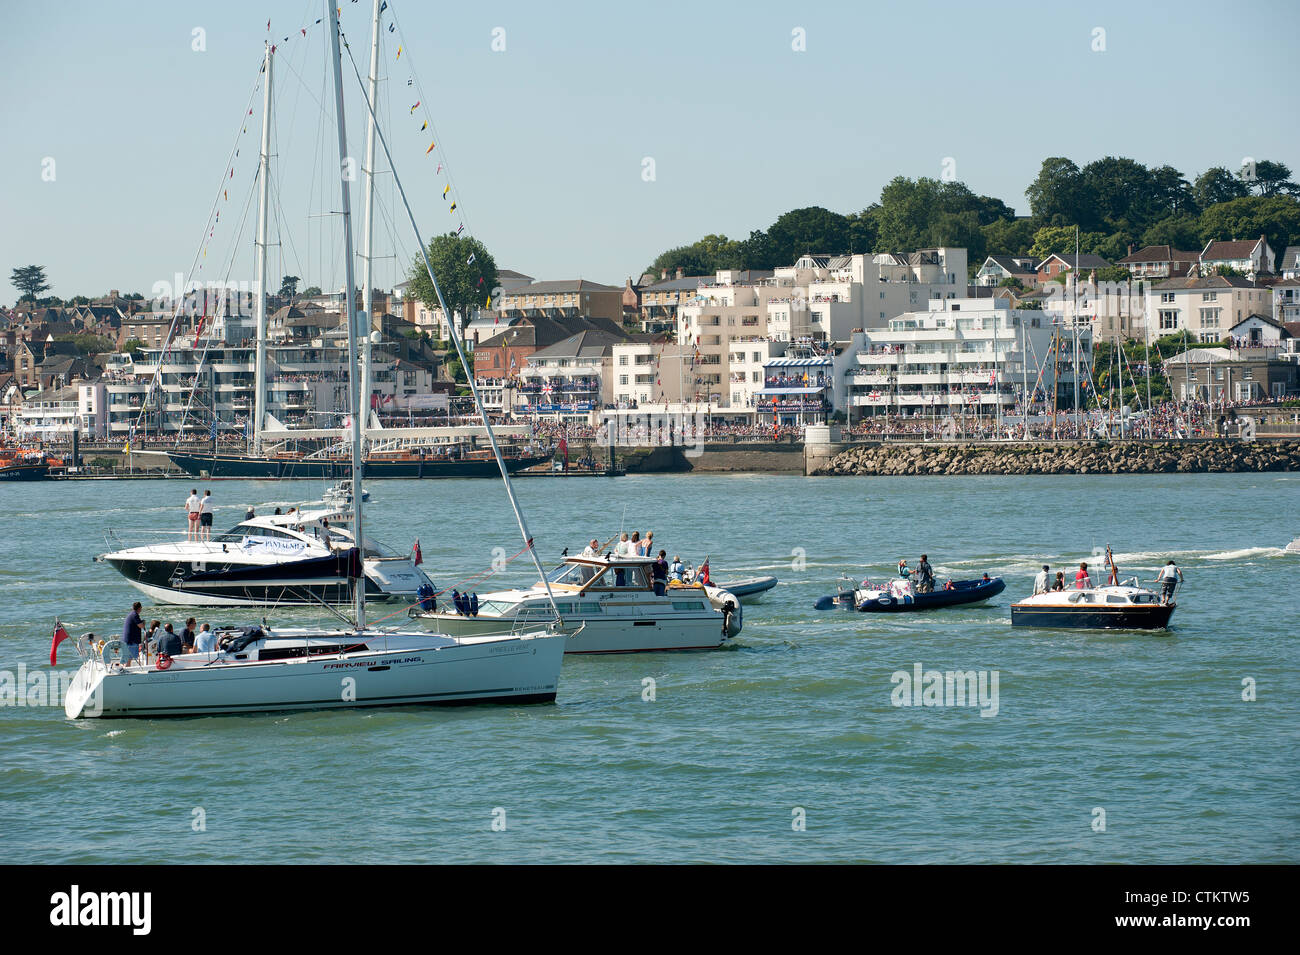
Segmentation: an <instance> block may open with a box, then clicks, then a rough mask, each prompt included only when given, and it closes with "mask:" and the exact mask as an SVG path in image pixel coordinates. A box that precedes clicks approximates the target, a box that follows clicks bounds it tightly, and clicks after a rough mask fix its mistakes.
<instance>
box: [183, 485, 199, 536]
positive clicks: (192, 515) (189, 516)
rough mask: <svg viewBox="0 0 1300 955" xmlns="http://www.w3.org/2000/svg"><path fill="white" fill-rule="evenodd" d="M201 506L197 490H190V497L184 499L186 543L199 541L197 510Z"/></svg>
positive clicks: (194, 488)
mask: <svg viewBox="0 0 1300 955" xmlns="http://www.w3.org/2000/svg"><path fill="white" fill-rule="evenodd" d="M201 506H202V505H201V502H200V500H199V489H198V488H196V487H192V488H190V496H189V497H187V498H186V499H185V517H186V521H185V539H186V540H187V541H196V540H198V539H199V510H200V508H201Z"/></svg>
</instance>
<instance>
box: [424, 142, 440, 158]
mask: <svg viewBox="0 0 1300 955" xmlns="http://www.w3.org/2000/svg"><path fill="white" fill-rule="evenodd" d="M436 145H438V144H437V143H429V148H428V149H426V150H425V151H424V154H425V155H426V156H427V155H429V153H431V152H433V147H434V146H436Z"/></svg>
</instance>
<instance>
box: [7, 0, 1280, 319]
mask: <svg viewBox="0 0 1300 955" xmlns="http://www.w3.org/2000/svg"><path fill="white" fill-rule="evenodd" d="M342 8H343V14H342V26H343V30H344V33H345V35H346V36H347V38H348V39H349V41H350V43H351V46H352V54H353V56H354V57H355V59H356V61H357V63H358V65H359V68H360V71H361V72H362V73H364V72H365V71H366V70H367V67H368V63H369V33H370V15H371V10H370V4H369V2H368V0H361V2H357V3H352V2H348V0H343V2H342ZM324 10H325V7H324V6H323V4H322V3H318V2H315V0H312V2H299V0H292V2H268V0H262V2H243V0H233V2H205V3H198V2H150V0H130V2H125V0H124V2H117V3H103V2H85V3H82V2H72V0H62V2H61V0H51V2H48V3H40V4H34V3H26V2H24V3H19V2H16V0H0V71H2V72H3V78H4V83H3V93H0V129H3V130H4V131H5V133H6V137H5V140H6V141H5V144H4V147H3V149H0V301H2V302H4V303H6V304H9V303H12V302H13V301H14V300H15V299H16V298H17V295H18V293H17V291H16V289H14V288H13V287H12V285H11V284H10V283H9V276H10V271H11V270H12V269H13V268H15V267H17V266H22V265H29V264H39V265H43V266H45V268H46V271H47V274H48V276H49V279H50V281H51V283H52V285H53V288H52V293H53V294H56V295H60V296H63V297H71V296H73V295H78V294H84V295H90V296H96V295H102V294H105V293H107V291H108V290H109V289H114V288H115V289H119V290H120V291H122V292H124V293H125V292H136V291H138V292H142V293H143V294H145V295H146V296H150V295H151V294H153V291H154V290H155V289H156V288H157V283H160V282H171V281H172V277H173V276H174V275H176V274H177V273H180V274H182V275H187V276H188V275H191V274H192V275H194V276H195V277H198V278H201V279H205V280H213V279H218V280H222V281H231V282H244V283H248V282H251V281H252V279H253V277H254V255H253V235H254V232H255V222H256V204H255V201H254V202H251V203H250V201H249V200H250V199H253V198H254V197H255V192H254V188H255V181H254V176H253V173H254V172H255V166H256V154H257V152H258V137H259V134H260V123H261V112H262V108H261V106H262V104H261V94H260V92H255V87H256V84H257V83H258V81H259V67H260V62H261V58H262V50H263V43H264V41H265V40H266V38H267V37H268V36H270V37H272V39H273V41H274V42H276V43H277V47H278V48H277V53H276V67H275V72H274V86H273V90H274V94H275V105H274V108H273V113H272V115H273V117H274V122H273V128H274V131H275V138H274V144H273V150H272V151H273V165H272V175H271V180H270V181H271V183H272V192H273V203H272V205H273V220H274V221H273V224H272V236H271V242H272V243H274V245H273V247H272V249H271V257H272V262H271V264H270V267H269V272H270V274H271V275H272V276H276V277H278V276H280V275H283V274H294V275H298V276H299V277H300V278H301V279H302V283H301V286H302V287H305V286H308V285H320V286H321V287H323V288H335V289H337V288H339V287H341V286H342V284H343V278H342V276H343V272H342V268H343V264H342V261H341V252H340V251H339V250H340V249H341V248H342V239H341V231H340V230H341V218H340V217H339V216H338V215H337V213H338V211H339V210H340V209H341V198H340V197H339V195H338V177H337V176H334V175H333V174H332V173H333V170H334V169H336V168H337V162H338V159H337V155H338V153H337V143H336V140H335V138H334V136H335V130H334V120H333V99H332V87H329V86H327V85H326V80H327V73H326V66H325V64H326V59H325V50H324V46H325V43H326V41H327V37H326V34H325V33H324V31H323V30H322V29H321V28H320V27H317V26H315V25H314V22H313V21H314V20H315V18H317V17H321V16H323V15H324ZM268 17H269V18H270V20H271V22H272V29H271V31H270V33H269V34H268V31H267V29H266V21H267V19H268ZM389 23H392V24H393V25H394V27H395V30H394V31H393V32H391V33H390V32H389V31H388V30H387V26H388V24H389ZM383 26H384V29H383V31H382V32H383V35H384V40H383V51H382V54H381V63H382V64H383V69H382V73H383V82H382V84H381V86H382V95H381V108H380V109H379V110H378V113H379V120H380V124H381V128H383V129H385V130H386V133H387V135H388V136H389V138H390V139H391V146H392V149H393V153H394V161H395V165H396V168H397V172H398V174H399V176H400V177H401V180H402V182H403V185H404V186H405V187H406V189H407V192H408V194H409V197H410V199H411V202H412V205H413V207H414V210H415V214H416V219H417V223H418V225H419V229H420V232H421V234H422V235H423V236H424V237H425V238H426V239H427V237H428V236H430V235H433V234H435V233H438V232H442V231H446V230H448V229H451V228H455V226H456V225H458V224H459V223H460V222H462V221H463V222H464V223H465V225H466V231H467V232H468V233H470V234H473V235H475V236H476V237H477V238H479V239H480V240H482V241H483V242H484V243H485V245H486V246H487V248H488V249H489V250H490V251H491V252H492V254H493V256H494V257H495V259H496V262H497V265H498V267H500V268H509V269H514V270H515V271H519V272H523V273H525V274H527V275H530V276H533V277H534V278H538V279H571V278H586V279H589V280H593V281H597V282H604V283H608V284H611V285H621V284H622V283H623V281H624V280H625V279H627V278H628V277H633V278H635V277H636V276H637V275H639V274H640V273H641V271H642V270H643V269H644V268H645V267H646V266H647V265H649V263H650V262H651V261H652V260H653V259H654V258H655V256H656V255H658V254H659V253H660V252H662V251H663V250H665V249H667V248H670V247H672V246H676V245H682V244H686V243H690V242H693V241H695V240H696V239H698V238H700V237H701V236H703V235H706V234H709V233H722V234H725V235H728V236H730V237H732V238H744V237H745V236H747V235H748V234H749V232H750V231H752V230H754V229H765V228H767V227H768V226H769V225H770V224H771V223H772V221H773V220H774V219H775V218H776V217H777V216H779V215H780V214H781V213H783V212H786V211H788V210H790V209H794V208H799V207H802V206H809V205H821V206H825V207H827V208H830V209H833V210H835V211H837V212H842V213H850V212H856V211H859V210H861V209H863V208H865V207H866V206H868V205H869V204H871V203H872V202H874V201H876V200H877V199H878V198H879V195H880V190H881V187H882V186H883V185H884V184H885V183H887V182H888V181H889V180H890V179H891V178H893V177H894V176H896V175H906V176H909V177H918V176H931V177H935V178H938V177H940V176H941V174H942V173H943V172H944V171H945V169H947V170H950V171H951V172H953V173H955V176H956V178H957V179H959V180H961V181H963V182H965V183H966V184H967V185H968V186H969V187H970V188H971V189H973V190H974V191H976V192H978V193H983V194H987V195H993V196H997V197H998V198H1001V199H1003V200H1004V201H1006V202H1007V203H1008V204H1010V205H1011V206H1013V207H1014V208H1015V209H1016V211H1017V213H1020V214H1025V213H1028V211H1029V209H1028V203H1027V202H1026V201H1025V198H1024V189H1025V187H1026V185H1028V184H1029V183H1030V182H1031V181H1032V180H1033V178H1034V176H1035V175H1036V174H1037V172H1038V168H1039V165H1040V164H1041V162H1042V160H1043V159H1044V158H1045V157H1047V156H1058V155H1064V156H1068V157H1070V158H1072V159H1074V160H1075V161H1076V162H1078V163H1079V164H1080V165H1083V164H1084V163H1086V162H1088V161H1090V160H1092V159H1096V158H1098V157H1101V156H1105V155H1119V156H1128V157H1131V158H1133V159H1136V160H1138V161H1140V162H1143V163H1146V164H1148V165H1158V164H1163V163H1169V164H1171V165H1174V166H1175V167H1177V168H1179V169H1180V170H1182V171H1183V173H1184V174H1185V175H1187V176H1188V177H1189V178H1194V177H1195V176H1196V175H1197V174H1199V173H1200V172H1203V171H1204V170H1205V169H1207V168H1209V167H1211V166H1227V167H1229V168H1234V169H1235V168H1236V167H1237V166H1238V165H1239V164H1240V163H1241V162H1242V160H1243V159H1244V158H1246V157H1253V158H1256V159H1271V160H1275V161H1281V162H1284V163H1286V164H1287V165H1289V166H1291V168H1292V169H1294V170H1296V171H1297V172H1298V173H1300V124H1298V123H1297V122H1296V118H1297V111H1296V109H1295V106H1294V103H1293V97H1294V90H1295V88H1296V85H1297V82H1296V81H1297V79H1300V65H1297V60H1296V57H1295V55H1294V39H1295V37H1296V36H1297V35H1300V4H1296V3H1294V2H1287V0H1263V2H1260V3H1257V4H1255V5H1253V6H1252V7H1251V8H1250V15H1249V16H1243V15H1239V14H1238V13H1235V12H1233V11H1232V10H1231V9H1229V8H1225V7H1224V6H1223V5H1222V4H1220V3H1209V2H1198V0H1190V2H1179V3H1176V4H1175V3H1133V2H1131V0H1128V2H1122V3H1110V2H1094V3H1089V4H1052V3H1041V2H1037V3H1028V2H1026V3H992V4H970V3H958V2H923V0H921V2H909V3H906V4H903V3H898V4H888V5H885V4H872V3H863V2H857V3H851V2H845V3H840V2H823V3H819V4H803V3H790V2H783V3H775V2H755V0H751V2H732V0H726V2H716V0H697V2H694V3H685V2H677V0H661V2H655V3H649V4H640V3H614V2H593V3H584V2H565V0H557V2H553V3H545V4H543V3H536V2H522V3H489V2H476V3H458V4H451V3H437V4H435V3H430V2H418V3H417V2H415V0H390V3H389V9H388V10H387V11H385V13H384V15H383ZM300 29H308V35H307V36H303V35H302V34H301V33H300V32H299V30H300ZM286 35H291V36H292V37H293V39H292V41H291V42H290V43H288V44H284V43H283V42H282V38H283V37H284V36H286ZM399 43H400V44H401V45H402V47H403V51H402V56H401V57H400V58H398V57H396V55H395V54H396V50H397V46H398V44H399ZM345 59H346V58H345ZM345 70H346V71H347V72H345V76H344V80H345V86H346V88H347V94H346V95H347V103H346V107H345V113H346V114H347V118H348V122H347V129H348V153H349V155H352V154H356V155H357V156H360V155H362V153H363V151H364V150H363V143H364V122H365V115H364V104H363V101H362V99H361V98H360V97H361V94H360V87H359V84H358V82H357V79H356V77H355V76H353V75H351V66H350V64H348V65H347V66H345ZM408 81H410V84H409V85H408ZM417 84H418V85H417ZM417 99H419V101H420V104H421V105H420V107H418V108H416V109H414V110H413V109H412V108H411V107H413V106H414V104H415V103H416V101H417ZM250 107H251V108H252V109H253V114H252V115H251V116H250V115H249V114H248V109H249V108H250ZM425 110H428V113H427V114H426V113H425ZM426 118H427V119H429V120H431V126H432V130H433V131H434V132H436V143H437V146H436V149H435V151H434V152H433V153H426V151H425V148H426V146H427V145H428V144H429V142H431V141H435V140H433V139H430V137H429V134H428V133H427V132H422V131H421V130H420V123H422V122H424V121H425V119H426ZM245 122H247V132H243V131H242V130H243V128H244V123H245ZM236 148H237V149H239V157H238V158H236V159H235V160H234V161H233V164H232V163H231V161H230V157H231V155H232V152H233V149H236ZM440 163H441V164H442V165H443V166H444V170H443V172H442V173H439V172H436V171H435V169H436V167H437V166H438V164H440ZM232 166H233V169H234V176H229V175H228V173H229V171H230V170H231V168H232ZM377 168H378V169H379V170H380V175H379V176H378V178H377V180H376V181H377V189H376V192H377V209H378V212H377V214H376V223H377V224H376V230H377V238H376V242H375V269H376V275H375V282H376V285H379V286H381V287H383V286H391V285H392V284H393V283H395V282H397V281H401V280H402V278H404V273H405V271H406V268H407V266H408V265H409V262H410V260H411V257H412V255H413V254H414V251H415V249H416V240H415V233H414V231H413V230H412V229H411V227H410V225H409V223H407V222H406V221H405V220H404V219H403V218H401V215H402V213H401V210H400V207H399V205H398V202H397V197H396V195H395V192H394V189H393V184H392V177H391V176H390V175H388V173H387V167H386V164H384V163H382V162H381V163H379V164H378V166H377ZM327 172H328V173H329V175H326V173H327ZM448 172H449V173H450V175H451V176H452V179H451V180H450V182H451V184H452V185H453V187H454V188H453V191H452V192H451V193H450V194H449V197H448V199H443V198H442V195H441V193H442V190H443V187H444V185H446V184H448V179H447V178H446V174H447V173H448ZM355 185H356V184H354V188H353V191H352V205H353V209H354V227H355V228H356V230H357V232H356V235H357V238H356V241H357V244H358V246H359V245H360V241H361V227H360V220H361V216H360V215H359V213H360V211H361V200H360V190H359V189H357V188H355ZM223 189H224V191H225V193H226V194H227V196H228V197H229V198H227V199H222V198H220V194H221V192H222V191H223ZM451 199H455V201H456V202H457V204H458V208H457V212H456V213H449V212H448V211H447V210H448V208H449V205H450V200H451ZM213 209H219V210H220V211H221V213H222V216H221V220H220V222H218V223H215V224H212V223H210V222H209V215H210V212H211V210H213ZM209 230H211V231H212V233H213V235H212V236H211V238H210V239H209V238H208V236H207V233H208V231H209ZM205 240H206V246H205ZM205 247H206V248H207V255H206V257H205V256H204V255H203V253H202V250H203V249H204V248H205ZM898 251H910V250H898ZM196 261H197V262H198V263H199V264H201V265H202V266H203V269H202V271H201V272H198V271H195V272H192V271H191V270H192V269H194V268H195V266H194V263H195V262H196ZM273 281H275V282H276V284H278V278H277V279H275V280H273ZM358 282H359V279H358Z"/></svg>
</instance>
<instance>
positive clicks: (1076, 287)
mask: <svg viewBox="0 0 1300 955" xmlns="http://www.w3.org/2000/svg"><path fill="white" fill-rule="evenodd" d="M1072 324H1073V326H1074V375H1073V378H1074V436H1075V437H1076V438H1077V437H1079V227H1078V226H1077V225H1076V226H1075V227H1074V321H1073V323H1072Z"/></svg>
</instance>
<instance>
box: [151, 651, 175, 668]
mask: <svg viewBox="0 0 1300 955" xmlns="http://www.w3.org/2000/svg"><path fill="white" fill-rule="evenodd" d="M171 665H172V658H171V657H170V656H168V655H167V654H165V653H160V654H158V662H157V663H156V664H155V666H157V667H158V669H159V670H166V669H167V668H168V667H170V666H171Z"/></svg>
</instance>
